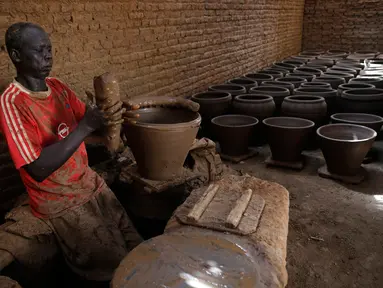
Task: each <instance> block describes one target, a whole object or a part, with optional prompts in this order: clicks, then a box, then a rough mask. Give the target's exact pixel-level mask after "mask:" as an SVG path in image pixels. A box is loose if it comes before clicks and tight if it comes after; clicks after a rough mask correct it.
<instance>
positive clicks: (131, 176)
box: [120, 165, 201, 194]
mask: <svg viewBox="0 0 383 288" xmlns="http://www.w3.org/2000/svg"><path fill="white" fill-rule="evenodd" d="M200 176H201V175H200V174H198V173H195V172H193V171H191V170H190V169H187V168H185V167H183V168H182V171H181V173H180V175H179V176H177V177H174V178H173V179H170V180H164V181H157V180H150V179H146V178H144V177H142V176H141V175H140V174H139V173H138V168H137V165H132V166H128V167H125V168H123V170H122V171H121V175H120V178H121V177H122V178H123V180H122V181H123V182H126V183H130V182H137V183H138V184H140V185H141V186H142V187H143V189H144V191H145V192H146V193H149V194H150V193H159V192H162V191H165V190H168V189H169V188H171V187H176V186H178V185H181V184H184V183H186V182H188V181H191V180H194V179H196V178H198V177H200ZM120 180H121V179H120Z"/></svg>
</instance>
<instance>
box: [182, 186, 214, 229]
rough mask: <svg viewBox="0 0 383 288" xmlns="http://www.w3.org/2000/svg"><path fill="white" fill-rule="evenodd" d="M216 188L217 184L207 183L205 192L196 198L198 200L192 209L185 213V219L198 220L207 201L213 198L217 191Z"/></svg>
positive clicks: (207, 203)
mask: <svg viewBox="0 0 383 288" xmlns="http://www.w3.org/2000/svg"><path fill="white" fill-rule="evenodd" d="M218 188H219V185H217V184H210V185H209V187H208V188H207V189H206V191H205V193H204V194H203V195H202V197H201V198H200V199H199V200H198V202H197V203H196V204H195V205H194V207H193V209H192V210H191V211H190V213H189V214H188V215H187V219H188V220H189V221H193V222H198V220H199V219H200V218H201V216H202V214H203V212H204V211H205V210H206V208H207V206H208V205H209V203H210V202H211V201H212V200H213V198H214V196H215V194H216V193H217V191H218Z"/></svg>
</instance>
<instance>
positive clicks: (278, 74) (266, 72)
mask: <svg viewBox="0 0 383 288" xmlns="http://www.w3.org/2000/svg"><path fill="white" fill-rule="evenodd" d="M259 73H262V74H269V75H271V76H273V79H276V78H281V77H283V76H284V75H286V73H282V72H279V71H275V70H271V69H270V70H262V71H259Z"/></svg>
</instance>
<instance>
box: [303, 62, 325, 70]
mask: <svg viewBox="0 0 383 288" xmlns="http://www.w3.org/2000/svg"><path fill="white" fill-rule="evenodd" d="M304 67H307V68H314V69H317V70H320V71H322V72H326V71H327V69H329V68H328V67H327V66H324V65H318V64H311V63H310V62H309V63H307V64H306V66H304Z"/></svg>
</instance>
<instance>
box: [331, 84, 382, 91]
mask: <svg viewBox="0 0 383 288" xmlns="http://www.w3.org/2000/svg"><path fill="white" fill-rule="evenodd" d="M351 85H366V86H367V87H359V88H353V87H348V86H351ZM374 88H375V86H374V85H372V84H369V83H363V82H361V83H345V84H341V85H339V87H338V89H344V90H350V89H374Z"/></svg>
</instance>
